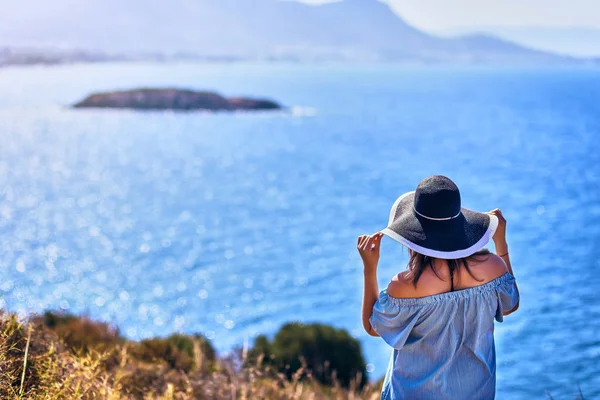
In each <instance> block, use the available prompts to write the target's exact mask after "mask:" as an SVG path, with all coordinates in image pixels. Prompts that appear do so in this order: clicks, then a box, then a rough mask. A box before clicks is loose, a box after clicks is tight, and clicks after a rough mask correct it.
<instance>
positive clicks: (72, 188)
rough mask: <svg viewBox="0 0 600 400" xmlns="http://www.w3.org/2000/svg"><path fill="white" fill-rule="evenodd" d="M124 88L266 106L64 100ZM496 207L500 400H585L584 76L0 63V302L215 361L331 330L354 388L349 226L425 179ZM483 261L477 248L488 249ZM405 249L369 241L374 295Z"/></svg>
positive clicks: (356, 292) (599, 135)
mask: <svg viewBox="0 0 600 400" xmlns="http://www.w3.org/2000/svg"><path fill="white" fill-rule="evenodd" d="M138 87H176V88H189V89H198V90H214V91H217V92H219V93H222V94H224V95H226V96H251V97H266V98H271V99H274V100H277V101H279V102H281V103H282V104H283V105H285V106H286V109H285V110H282V111H276V112H257V113H223V112H221V113H207V112H171V111H156V112H135V111H128V110H87V109H86V110H83V109H72V108H71V107H70V106H71V105H72V104H73V103H75V102H77V101H79V100H81V99H82V98H84V97H85V96H87V95H88V94H90V93H92V92H95V91H106V90H116V89H129V88H138ZM433 174H441V175H446V176H448V177H450V178H451V179H453V180H454V181H455V182H456V183H457V185H458V186H459V188H460V190H461V195H462V203H463V206H464V207H467V208H471V209H475V210H479V211H488V210H491V209H494V208H500V209H501V210H502V212H503V213H504V215H505V216H506V219H507V221H508V223H507V232H508V233H507V238H508V242H509V249H510V255H511V260H512V264H513V269H514V274H515V276H516V277H517V281H518V284H519V288H520V292H521V305H520V308H519V310H518V311H517V312H516V313H514V314H512V315H510V316H508V317H506V318H505V321H504V322H503V323H497V324H496V327H495V336H496V355H497V377H498V380H497V393H498V395H497V396H498V398H499V399H547V398H549V396H552V397H553V398H555V399H572V398H575V397H576V396H577V395H578V393H579V391H581V393H582V394H583V396H584V397H585V398H586V399H594V398H600V270H599V267H600V68H597V67H596V68H593V67H569V68H566V67H564V68H563V67H545V66H542V67H523V68H508V67H507V68H492V67H483V66H480V67H443V66H399V65H336V64H312V65H304V64H285V63H279V64H259V63H214V64H204V63H141V62H139V63H106V64H87V65H86V64H75V65H58V66H27V67H5V68H2V69H0V295H1V296H0V306H1V308H3V309H6V310H8V311H11V312H16V313H18V314H19V315H22V316H26V315H29V314H31V313H35V312H42V311H44V310H59V311H64V312H69V313H75V314H85V315H89V316H90V317H92V318H94V319H98V320H103V321H107V322H110V323H112V324H115V325H116V326H118V327H119V328H120V330H121V333H122V334H123V335H125V336H126V337H128V338H131V339H143V338H148V337H153V336H165V335H169V334H170V333H173V332H176V331H177V332H184V333H202V334H203V335H205V336H206V337H208V338H209V339H210V340H211V342H212V343H213V345H214V346H215V347H216V349H217V350H218V351H219V352H220V353H221V354H227V353H228V352H230V351H231V350H232V349H234V348H238V347H240V346H243V345H244V343H245V342H247V343H249V344H250V345H252V340H253V339H254V338H255V337H256V335H258V334H266V335H268V336H272V335H274V334H275V333H276V332H277V330H278V329H279V327H281V326H282V325H283V324H285V323H287V322H292V321H297V322H303V323H311V322H319V323H326V324H329V325H332V326H334V327H336V328H343V329H346V330H348V331H349V332H350V333H351V334H352V335H353V336H354V337H356V338H357V339H359V340H360V342H361V343H362V349H363V352H364V355H365V358H366V361H367V363H368V371H369V373H370V378H371V379H373V380H376V379H378V378H380V377H381V376H382V375H383V374H384V373H385V370H386V367H387V364H388V360H389V357H390V352H391V349H390V348H389V347H388V346H387V345H386V344H385V343H384V342H383V341H382V340H381V339H379V338H372V337H370V336H368V335H367V334H366V333H365V332H364V331H363V329H362V327H361V315H360V312H361V296H362V264H361V262H360V257H359V256H358V253H357V251H356V241H357V236H359V235H361V234H368V233H373V232H376V231H378V230H380V229H382V228H384V227H385V225H386V222H387V218H388V215H389V210H390V207H391V206H392V204H393V203H394V200H395V199H396V198H397V197H398V196H399V195H401V194H402V193H404V192H407V191H410V190H414V189H415V187H416V185H417V184H418V182H419V181H420V180H421V179H422V178H424V177H426V176H429V175H433ZM490 249H492V250H493V245H491V247H490ZM406 262H407V251H406V250H405V249H403V248H402V246H401V245H400V244H398V243H396V242H394V241H393V240H391V239H389V238H384V240H383V243H382V249H381V262H380V266H379V270H378V277H379V285H380V288H381V289H383V288H385V287H386V285H387V283H388V282H389V280H390V279H391V278H392V277H393V276H394V275H395V274H397V273H398V272H400V271H402V270H403V269H404V268H405V266H406Z"/></svg>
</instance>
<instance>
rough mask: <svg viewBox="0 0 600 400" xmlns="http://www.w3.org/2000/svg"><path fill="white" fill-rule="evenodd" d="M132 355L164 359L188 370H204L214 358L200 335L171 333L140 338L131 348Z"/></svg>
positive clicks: (149, 360)
mask: <svg viewBox="0 0 600 400" xmlns="http://www.w3.org/2000/svg"><path fill="white" fill-rule="evenodd" d="M131 353H132V356H134V357H135V358H137V359H138V360H141V361H146V362H156V361H157V360H163V361H165V362H166V363H167V364H168V365H169V366H170V367H171V368H173V369H178V370H182V371H185V372H189V371H191V370H193V369H196V368H197V369H203V370H206V369H207V368H208V367H210V365H212V363H213V362H214V360H215V350H214V348H213V347H212V345H211V344H210V342H209V341H208V340H207V339H205V338H204V337H202V336H201V335H193V336H187V335H181V334H173V335H171V336H169V337H167V338H153V339H146V340H142V341H141V342H140V343H139V344H138V345H137V346H134V347H133V349H132V350H131Z"/></svg>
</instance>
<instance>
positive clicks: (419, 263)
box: [407, 249, 490, 291]
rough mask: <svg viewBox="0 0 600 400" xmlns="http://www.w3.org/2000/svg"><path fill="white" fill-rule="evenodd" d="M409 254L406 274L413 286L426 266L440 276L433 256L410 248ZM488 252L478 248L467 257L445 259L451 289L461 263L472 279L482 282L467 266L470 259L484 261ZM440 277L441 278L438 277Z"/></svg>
mask: <svg viewBox="0 0 600 400" xmlns="http://www.w3.org/2000/svg"><path fill="white" fill-rule="evenodd" d="M409 254H410V260H408V271H409V272H408V274H407V277H408V278H409V279H411V280H412V283H413V285H414V286H415V287H416V286H417V282H418V281H419V278H420V277H421V275H422V274H423V272H424V271H425V269H426V268H427V267H431V270H432V271H433V273H434V274H435V275H436V276H437V277H438V278H440V276H439V275H438V273H437V271H436V270H435V268H434V266H433V263H434V261H435V257H430V256H426V255H423V254H421V253H417V252H416V251H413V250H410V249H409ZM489 254H490V252H489V250H487V249H483V250H480V251H478V252H477V253H475V254H472V255H470V256H468V257H464V258H456V259H453V260H446V262H447V263H448V269H449V270H450V285H451V290H452V291H454V272H455V271H457V270H458V269H459V268H460V266H461V264H462V265H464V267H465V269H466V270H467V272H468V273H469V275H471V276H472V277H473V279H475V280H476V281H477V282H482V280H479V279H477V278H476V277H475V276H474V275H473V273H472V272H471V269H470V268H469V262H470V261H475V262H482V261H485V260H486V259H487V256H489ZM482 257H485V258H482ZM440 279H442V278H440Z"/></svg>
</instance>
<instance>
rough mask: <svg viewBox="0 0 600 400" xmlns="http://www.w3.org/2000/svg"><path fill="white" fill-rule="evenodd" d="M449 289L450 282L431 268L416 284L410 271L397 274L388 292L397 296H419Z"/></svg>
mask: <svg viewBox="0 0 600 400" xmlns="http://www.w3.org/2000/svg"><path fill="white" fill-rule="evenodd" d="M448 290H449V283H448V282H446V281H444V280H443V279H440V278H439V277H438V276H436V275H435V273H434V272H433V271H431V270H426V271H423V274H421V276H420V277H419V281H418V283H417V285H416V286H415V285H414V283H413V280H412V278H411V277H410V276H409V271H404V272H401V273H399V274H397V275H396V276H395V277H394V278H393V279H392V280H391V282H390V283H389V285H388V288H387V293H388V294H389V295H390V296H392V297H397V298H418V297H426V296H431V295H434V294H439V293H444V292H447V291H448Z"/></svg>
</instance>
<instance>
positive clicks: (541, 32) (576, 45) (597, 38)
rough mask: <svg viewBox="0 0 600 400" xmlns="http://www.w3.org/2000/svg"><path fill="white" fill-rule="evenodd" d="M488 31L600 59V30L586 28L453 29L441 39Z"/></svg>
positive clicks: (526, 43)
mask: <svg viewBox="0 0 600 400" xmlns="http://www.w3.org/2000/svg"><path fill="white" fill-rule="evenodd" d="M472 32H489V33H491V34H493V35H495V36H497V37H501V38H503V39H506V40H510V41H514V42H516V43H519V44H521V45H524V46H527V47H530V48H533V49H538V50H542V51H550V52H555V53H558V54H566V55H570V56H574V57H600V29H598V28H585V27H560V26H556V27H552V26H510V27H494V26H490V27H479V28H462V29H452V30H448V31H442V32H439V34H440V35H442V36H456V35H465V34H470V33H472Z"/></svg>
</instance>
